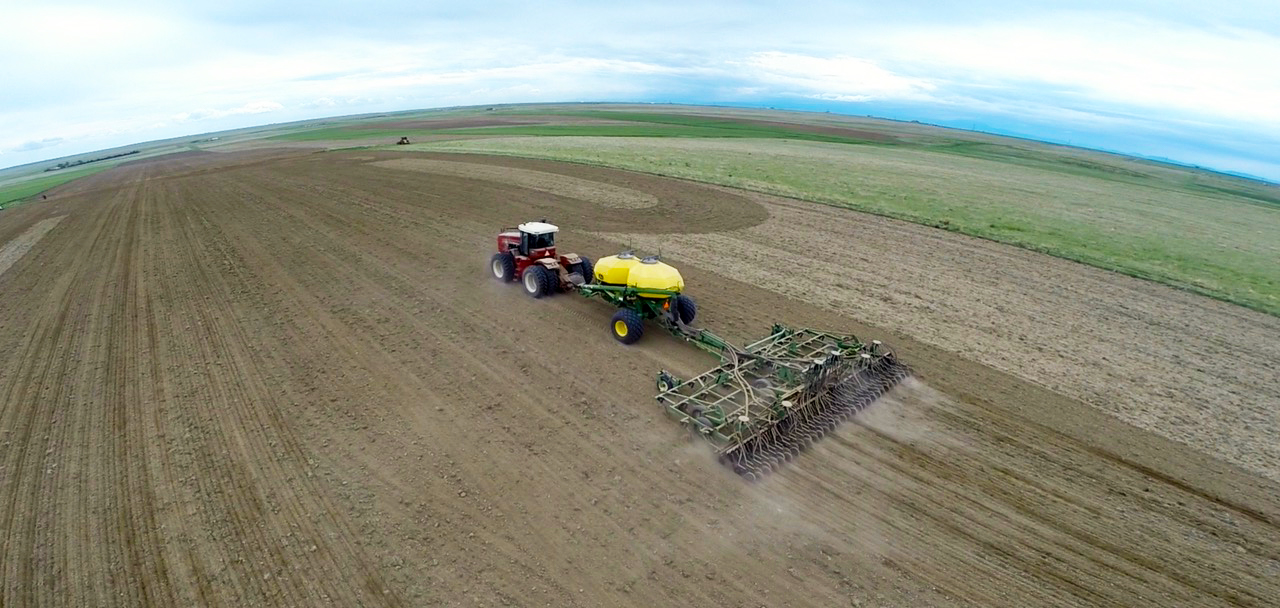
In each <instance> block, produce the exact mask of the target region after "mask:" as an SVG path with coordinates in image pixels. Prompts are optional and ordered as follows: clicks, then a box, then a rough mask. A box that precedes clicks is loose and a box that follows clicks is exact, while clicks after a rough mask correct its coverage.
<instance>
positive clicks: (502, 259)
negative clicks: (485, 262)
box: [489, 252, 516, 283]
mask: <svg viewBox="0 0 1280 608" xmlns="http://www.w3.org/2000/svg"><path fill="white" fill-rule="evenodd" d="M489 270H490V271H491V272H493V278H495V279H498V280H499V281H502V282H503V283H509V282H511V281H514V280H516V256H514V255H511V253H510V252H503V253H495V254H493V259H492V260H490V261H489Z"/></svg>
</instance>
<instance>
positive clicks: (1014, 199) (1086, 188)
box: [399, 136, 1280, 315]
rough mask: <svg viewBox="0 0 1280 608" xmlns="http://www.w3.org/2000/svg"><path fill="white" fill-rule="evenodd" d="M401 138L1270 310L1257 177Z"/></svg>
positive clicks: (615, 143) (1051, 164)
mask: <svg viewBox="0 0 1280 608" xmlns="http://www.w3.org/2000/svg"><path fill="white" fill-rule="evenodd" d="M406 147H407V148H410V149H418V150H429V151H450V152H471V153H487V154H506V155H518V156H530V157H538V158H547V159H554V160H563V161H570V162H581V163H588V164H594V165H601V166H608V167H616V168H621V169H628V170H634V171H643V172H646V173H654V174H659V175H668V176H672V177H679V178H685V179H692V180H697V181H704V182H710V183H715V184H722V185H726V186H732V187H737V188H744V189H748V190H754V191H759V192H765V193H769V194H777V195H782V196H788V197H793V198H799V199H804V200H810V201H815V202H820V203H825V204H830V205H836V206H841V207H847V208H850V209H856V210H859V211H866V212H870V213H875V214H878V215H885V216H889V217H894V218H899V219H903V220H907V221H912V222H917V223H922V224H927V225H931V226H936V227H939V228H943V229H946V230H951V231H956V232H961V233H964V234H969V235H973V236H977V237H981V238H986V239H991V240H994V241H999V242H1003V243H1009V244H1012V245H1017V246H1019V247H1024V248H1027V249H1032V250H1036V251H1041V252H1044V253H1048V254H1051V255H1055V256H1059V257H1063V258H1067V259H1071V260H1076V261H1080V262H1083V263H1086V264H1091V265H1094V266H1098V267H1100V268H1106V269H1109V270H1114V271H1117V272H1121V273H1124V274H1128V275H1131V276H1136V277H1141V278H1145V279H1150V280H1154V281H1159V282H1161V283H1166V284H1169V285H1173V286H1176V287H1180V288H1183V289H1187V290H1190V291H1194V292H1197V293H1201V294H1204V295H1209V296H1212V297H1216V298H1219V299H1223V300H1226V301H1230V302H1235V303H1237V304H1241V305H1243V306H1247V307H1250V308H1253V309H1256V310H1261V311H1266V312H1269V313H1271V314H1277V315H1280V264H1277V263H1276V260H1280V204H1276V203H1274V202H1271V199H1270V196H1274V195H1271V194H1269V192H1268V190H1267V188H1268V186H1266V185H1265V184H1260V183H1254V182H1249V181H1247V180H1239V179H1235V178H1230V177H1226V176H1216V175H1214V174H1209V173H1207V172H1200V171H1193V170H1189V169H1182V168H1178V167H1171V166H1167V165H1159V164H1155V163H1147V162H1145V161H1139V160H1131V159H1125V158H1123V157H1115V156H1112V155H1106V154H1102V153H1093V152H1088V151H1081V150H1075V149H1065V148H1064V149H1061V150H1056V149H1054V148H1052V147H1049V146H1043V145H1038V144H1029V143H1028V145H1026V146H1021V145H1016V144H1008V145H996V144H980V145H957V143H956V142H951V143H946V142H943V143H934V144H929V145H874V146H867V145H841V144H831V143H825V142H809V141H791V140H779V139H725V138H718V139H678V140H673V139H670V138H601V137H568V136H566V137H552V138H548V137H513V138H495V139H473V140H463V141H440V142H431V143H426V144H415V145H412V146H400V147H399V149H404V148H406ZM903 246H910V244H909V243H904V244H903Z"/></svg>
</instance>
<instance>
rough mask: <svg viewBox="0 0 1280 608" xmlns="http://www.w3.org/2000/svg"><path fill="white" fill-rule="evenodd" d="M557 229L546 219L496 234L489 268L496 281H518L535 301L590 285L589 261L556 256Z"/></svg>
mask: <svg viewBox="0 0 1280 608" xmlns="http://www.w3.org/2000/svg"><path fill="white" fill-rule="evenodd" d="M559 231H560V229H559V228H557V227H556V226H555V225H553V224H548V223H547V221H546V220H542V221H540V222H528V223H524V224H520V225H519V226H517V227H515V228H507V229H504V230H503V231H502V232H499V233H498V253H495V254H493V259H492V261H491V262H490V267H491V268H492V270H493V276H494V278H496V279H498V280H500V281H504V282H505V281H520V282H521V283H522V284H523V285H524V290H525V291H526V292H527V293H528V294H529V295H531V296H533V297H535V298H541V297H542V296H545V295H550V294H553V293H555V292H557V291H560V290H562V289H572V288H573V287H575V286H577V285H582V284H584V283H590V282H591V280H592V278H593V277H592V272H593V270H594V269H593V268H592V266H591V259H590V258H588V257H586V256H581V255H578V254H576V253H566V254H564V255H556V233H557V232H559Z"/></svg>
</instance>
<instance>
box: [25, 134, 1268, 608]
mask: <svg viewBox="0 0 1280 608" xmlns="http://www.w3.org/2000/svg"><path fill="white" fill-rule="evenodd" d="M469 168H470V171H469V170H468V169H469ZM542 217H546V218H548V219H550V220H551V221H554V222H556V223H558V224H560V225H561V226H562V228H563V232H562V234H561V238H560V243H561V247H562V250H565V251H576V252H579V253H583V254H586V255H589V256H591V257H599V256H601V255H607V254H611V253H616V252H617V250H618V249H619V248H620V247H621V246H623V245H625V244H626V243H627V242H628V241H630V242H632V243H633V244H635V245H636V246H638V247H646V248H647V247H650V246H652V247H657V246H661V247H662V248H663V253H664V254H665V257H666V259H667V261H669V262H671V263H672V264H674V265H676V266H677V267H679V268H681V269H682V271H683V272H684V274H685V278H686V281H687V282H688V284H689V286H690V293H692V294H693V295H694V296H695V297H698V298H699V302H700V305H701V314H700V322H701V323H702V324H704V325H706V326H708V327H711V328H714V329H716V330H717V331H722V332H723V333H724V334H726V335H727V336H728V337H730V338H731V339H735V340H743V339H745V338H748V337H752V336H757V335H761V334H762V333H763V332H765V331H766V330H767V328H768V327H769V325H770V324H771V323H772V322H774V321H781V322H786V323H789V324H793V325H797V326H812V327H819V328H824V329H831V330H838V331H852V332H856V333H859V334H860V335H867V336H870V337H878V338H883V339H885V340H886V341H888V342H889V343H890V344H892V345H894V346H895V347H897V349H898V351H899V352H900V353H901V355H902V357H903V358H904V359H905V360H907V361H908V362H909V363H911V364H912V365H913V367H914V368H915V369H916V370H917V376H916V378H915V379H912V380H910V381H908V382H907V383H906V384H904V385H903V386H901V387H899V388H898V389H895V390H894V391H893V392H892V393H890V395H889V396H887V397H886V398H885V399H883V400H882V401H881V402H879V403H878V404H877V405H876V406H874V407H873V408H871V409H870V410H868V411H867V412H865V413H864V415H862V416H860V418H859V419H857V420H856V421H855V422H854V423H851V424H847V425H845V426H844V427H843V428H842V429H841V430H840V431H839V432H838V433H836V434H834V435H832V436H830V437H828V438H827V439H826V440H824V441H823V442H821V443H820V444H819V445H818V446H817V447H816V448H815V449H814V450H812V451H810V452H808V453H806V454H805V455H804V456H802V457H801V458H800V459H798V460H797V461H796V462H795V463H793V464H792V465H790V466H789V467H788V468H787V469H785V470H784V471H782V472H780V473H778V474H775V475H773V476H771V477H769V478H767V479H765V480H764V481H762V482H759V483H755V484H749V483H745V482H744V481H743V480H741V479H740V478H738V477H736V476H734V475H732V474H731V473H729V472H728V471H726V470H724V469H723V468H721V467H719V466H717V465H716V464H715V463H714V462H713V460H712V458H711V455H710V454H709V452H708V451H707V450H706V449H705V448H704V447H703V446H701V445H700V444H698V443H696V442H691V441H690V440H689V438H688V437H687V435H685V434H684V433H683V432H682V431H681V430H680V429H679V428H678V426H677V425H675V424H674V423H673V422H671V421H669V420H668V419H667V418H666V417H665V416H664V415H663V413H662V411H661V410H660V409H659V407H658V406H657V405H656V404H655V403H654V401H653V399H652V394H653V385H654V382H653V381H654V375H655V373H656V372H657V370H658V369H661V368H666V369H670V370H673V371H674V372H676V373H677V374H679V375H683V376H688V375H691V374H692V373H693V372H696V371H699V370H701V369H704V368H707V367H710V366H711V365H712V364H713V363H714V361H713V360H712V359H711V358H710V357H709V356H708V355H705V354H703V353H701V352H700V351H698V350H696V349H694V348H693V347H691V346H688V345H686V344H683V343H679V342H677V341H676V340H675V339H673V338H670V337H667V336H664V335H661V334H660V332H658V331H651V332H650V334H649V335H648V336H646V337H645V339H644V340H643V341H642V342H640V343H639V344H637V345H634V346H631V347H624V346H621V345H619V344H617V343H616V342H614V341H613V339H612V338H611V337H610V336H609V334H608V332H607V331H606V329H605V326H606V322H607V320H608V319H609V317H610V315H611V314H612V312H613V311H612V309H609V308H607V307H606V306H605V305H604V304H602V303H600V302H598V301H588V300H585V299H582V298H576V297H570V296H567V295H562V296H558V297H555V298H550V299H546V300H539V301H535V300H532V299H530V298H528V297H527V296H526V295H524V294H523V293H522V292H521V291H520V289H519V288H517V287H515V286H512V285H503V284H499V283H497V282H495V281H494V280H493V279H492V278H491V277H490V276H489V274H488V270H487V261H488V256H489V255H490V252H491V248H492V247H493V238H494V235H495V233H496V231H497V230H498V229H499V228H501V227H503V226H507V225H511V224H514V223H516V222H519V221H525V220H528V219H538V218H542ZM873 235H886V236H883V237H881V238H876V237H874V236H873ZM10 243H17V244H16V245H13V246H12V247H8V245H9V244H10ZM0 248H5V249H3V251H5V252H6V253H5V254H4V257H5V260H6V261H5V264H6V265H7V266H0V358H2V359H3V360H2V361H0V585H2V588H0V593H2V594H0V605H3V606H15V607H17V606H138V605H174V606H190V605H212V606H304V605H333V606H357V605H364V606H420V605H459V606H503V605H510V606H583V607H595V606H666V605H698V606H821V607H829V606H1011V607H1024V606H1040V605H1048V606H1161V607H1164V606H1258V607H1262V606H1274V605H1277V603H1280V499H1277V496H1280V483H1277V482H1276V481H1275V480H1274V479H1275V478H1277V477H1280V476H1278V475H1277V473H1276V471H1277V470H1280V466H1278V465H1277V462H1278V459H1277V452H1276V449H1277V448H1276V447H1275V443H1274V441H1275V439H1274V438H1275V437H1276V434H1274V433H1272V432H1271V431H1273V430H1274V429H1276V427H1277V426H1280V422H1278V421H1277V415H1276V413H1275V412H1276V410H1275V405H1276V402H1277V401H1276V398H1277V391H1278V390H1280V388H1278V386H1280V382H1277V378H1276V375H1275V374H1276V371H1275V368H1274V364H1275V361H1276V360H1277V358H1276V348H1277V347H1276V340H1275V337H1276V336H1277V335H1280V331H1278V330H1280V325H1278V324H1277V322H1276V319H1274V318H1271V317H1267V316H1265V315H1261V314H1256V313H1251V312H1249V311H1245V310H1243V309H1237V308H1234V307H1230V306H1227V305H1224V304H1221V303H1219V302H1215V301H1211V300H1207V299H1203V298H1199V297H1196V296H1189V295H1186V294H1183V293H1180V292H1175V291H1172V290H1168V289H1164V288H1160V287H1154V286H1150V285H1147V284H1145V283H1141V282H1137V281H1131V280H1129V279H1125V278H1123V277H1119V276H1115V275H1111V274H1108V273H1102V272H1099V271H1096V270H1094V269H1089V268H1086V267H1083V266H1078V265H1074V264H1069V263H1065V262H1061V261H1059V260H1054V259H1051V258H1047V257H1044V256H1038V255H1035V254H1029V253H1026V252H1023V251H1018V250H1013V249H1009V248H1005V247H1002V246H998V245H993V244H991V243H987V242H982V241H976V240H972V239H966V238H963V237H957V236H954V235H951V234H949V233H944V232H939V231H935V230H932V229H929V228H924V227H919V226H913V225H907V224H901V223H897V222H890V221H887V220H883V219H880V218H874V217H870V216H865V215H861V214H857V213H853V212H845V211H839V210H834V209H829V208H822V207H816V206H812V205H807V204H802V203H797V202H794V201H785V200H780V199H774V198H769V197H762V196H760V195H754V194H744V193H740V192H735V191H731V190H726V189H723V188H713V187H708V186H703V185H698V184H693V183H687V182H681V181H675V180H669V179H662V178H657V177H652V176H646V175H639V174H634V173H626V172H621V171H613V170H606V169H595V168H588V167H581V166H574V165H566V164H557V163H552V162H543V161H531V160H521V159H515V158H489V157H480V156H467V155H427V154H412V153H396V152H369V151H353V152H329V153H311V152H309V151H306V150H297V149H295V150H276V151H272V150H256V151H253V152H247V153H241V154H215V153H206V154H193V155H187V156H181V157H170V158H168V159H161V160H156V161H151V162H144V163H137V164H131V165H127V166H122V167H120V168H117V169H113V170H111V171H108V172H104V173H101V174H98V175H95V176H93V177H91V178H88V179H85V180H82V181H79V182H74V183H72V184H69V185H68V186H66V187H64V188H63V189H61V190H60V191H57V192H55V193H54V194H52V195H51V196H50V198H49V200H48V201H46V202H41V203H32V204H28V205H25V206H21V207H18V208H15V209H12V210H8V211H5V212H3V214H0ZM1037 269H1040V270H1039V271H1037ZM873 300H876V301H880V302H882V303H883V304H881V305H875V304H873V302H872V301H873ZM1037 319H1038V322H1037ZM1082 351H1084V352H1082ZM1179 361H1182V362H1186V365H1176V364H1175V363H1177V362H1179ZM1233 430H1238V431H1239V432H1238V433H1235V432H1234V431H1233ZM1268 439H1269V440H1270V442H1271V443H1268Z"/></svg>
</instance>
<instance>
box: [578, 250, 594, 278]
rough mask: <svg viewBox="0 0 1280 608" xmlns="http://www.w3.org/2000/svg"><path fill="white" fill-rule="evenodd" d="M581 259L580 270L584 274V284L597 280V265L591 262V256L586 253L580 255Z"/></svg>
mask: <svg viewBox="0 0 1280 608" xmlns="http://www.w3.org/2000/svg"><path fill="white" fill-rule="evenodd" d="M579 259H581V260H582V261H581V262H578V272H579V273H581V274H582V282H583V283H584V284H590V283H593V282H595V280H596V276H595V274H594V273H595V271H596V267H595V265H593V264H592V263H591V258H589V257H587V256H585V255H584V256H579Z"/></svg>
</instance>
